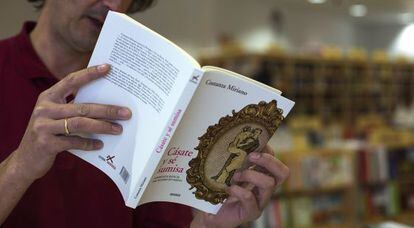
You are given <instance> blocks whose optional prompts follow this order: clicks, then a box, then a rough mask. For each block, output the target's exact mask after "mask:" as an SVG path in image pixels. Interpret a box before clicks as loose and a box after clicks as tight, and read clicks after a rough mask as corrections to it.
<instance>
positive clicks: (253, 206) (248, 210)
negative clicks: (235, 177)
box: [226, 185, 260, 221]
mask: <svg viewBox="0 0 414 228" xmlns="http://www.w3.org/2000/svg"><path fill="white" fill-rule="evenodd" d="M226 191H227V193H228V194H229V195H230V196H231V197H235V198H237V199H238V200H239V202H240V204H241V207H242V208H243V213H239V215H240V218H239V220H240V221H250V220H254V219H257V218H258V217H259V216H260V210H259V206H258V204H257V200H256V197H255V196H254V194H253V193H252V192H251V191H249V190H246V189H244V188H242V187H240V186H237V185H232V186H231V187H229V188H227V190H226Z"/></svg>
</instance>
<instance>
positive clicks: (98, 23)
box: [87, 17, 103, 29]
mask: <svg viewBox="0 0 414 228" xmlns="http://www.w3.org/2000/svg"><path fill="white" fill-rule="evenodd" d="M87 19H88V20H89V21H90V22H91V23H92V24H93V25H94V26H95V27H97V28H99V29H100V28H102V25H103V24H102V23H101V22H100V21H98V20H96V19H94V18H92V17H87Z"/></svg>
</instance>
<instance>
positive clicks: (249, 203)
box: [191, 146, 289, 228]
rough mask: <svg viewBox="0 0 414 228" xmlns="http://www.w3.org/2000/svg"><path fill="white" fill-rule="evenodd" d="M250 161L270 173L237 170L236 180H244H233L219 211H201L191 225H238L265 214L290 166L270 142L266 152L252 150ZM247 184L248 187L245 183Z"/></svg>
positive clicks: (223, 226)
mask: <svg viewBox="0 0 414 228" xmlns="http://www.w3.org/2000/svg"><path fill="white" fill-rule="evenodd" d="M249 161H251V162H253V163H254V164H256V165H257V166H260V167H261V168H263V169H265V170H267V172H268V173H269V175H266V174H264V173H261V172H258V171H255V170H249V169H247V170H244V171H241V172H236V173H235V174H234V176H233V179H232V181H233V182H236V183H240V184H239V185H234V184H233V185H232V186H230V187H229V188H228V189H227V192H228V194H229V198H228V199H227V200H226V201H225V202H224V204H223V206H222V207H221V208H220V210H219V211H218V213H217V214H216V215H212V214H207V213H204V212H198V213H197V214H196V216H195V218H194V220H193V222H192V223H191V227H194V228H195V227H209V228H210V227H220V228H227V227H236V226H238V225H240V224H242V223H245V222H248V221H252V220H255V219H257V218H258V217H259V216H260V215H261V213H262V211H263V209H264V208H265V206H266V205H267V203H268V202H269V200H270V199H271V197H272V194H273V192H274V190H275V188H277V187H279V186H280V185H281V184H282V183H283V182H284V181H285V180H286V178H287V177H288V176H289V169H288V167H287V166H285V165H284V164H283V163H282V162H280V161H279V160H277V159H276V158H275V157H274V152H273V150H272V149H271V148H270V147H269V146H266V148H265V149H264V151H263V153H251V154H250V155H249ZM243 185H245V186H247V187H245V188H243V187H241V186H243ZM253 186H254V187H253ZM252 187H253V188H252Z"/></svg>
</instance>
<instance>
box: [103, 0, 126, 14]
mask: <svg viewBox="0 0 414 228" xmlns="http://www.w3.org/2000/svg"><path fill="white" fill-rule="evenodd" d="M132 1H133V0H103V1H102V2H103V5H105V6H106V7H108V9H110V10H112V11H117V12H121V13H125V12H126V10H127V9H128V8H129V5H130V4H131V2H132Z"/></svg>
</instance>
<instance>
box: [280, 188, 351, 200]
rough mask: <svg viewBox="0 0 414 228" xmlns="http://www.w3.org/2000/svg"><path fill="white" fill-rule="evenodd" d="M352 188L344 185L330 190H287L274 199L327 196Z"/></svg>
mask: <svg viewBox="0 0 414 228" xmlns="http://www.w3.org/2000/svg"><path fill="white" fill-rule="evenodd" d="M352 188H353V186H352V185H342V186H337V187H329V188H315V189H298V190H287V191H281V192H276V193H275V194H274V197H296V196H315V195H325V194H332V193H337V192H343V191H348V190H350V189H352Z"/></svg>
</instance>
